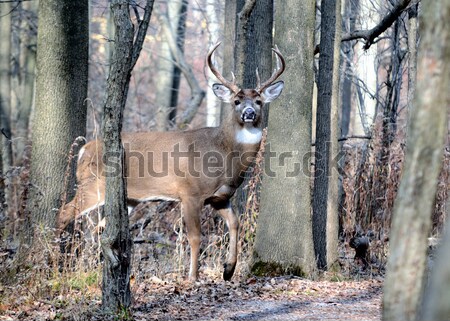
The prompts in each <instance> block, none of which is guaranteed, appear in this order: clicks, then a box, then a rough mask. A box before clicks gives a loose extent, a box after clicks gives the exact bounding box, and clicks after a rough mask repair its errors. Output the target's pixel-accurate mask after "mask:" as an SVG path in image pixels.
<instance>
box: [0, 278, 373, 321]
mask: <svg viewBox="0 0 450 321" xmlns="http://www.w3.org/2000/svg"><path fill="white" fill-rule="evenodd" d="M168 280H169V281H168ZM20 289H22V287H19V288H17V290H18V291H17V292H18V293H17V295H18V296H17V297H16V298H15V299H14V300H13V301H14V302H15V303H14V304H12V303H11V302H10V304H9V305H8V306H6V305H5V303H1V302H0V308H1V309H0V321H12V320H20V321H22V320H23V321H47V320H70V321H72V320H77V321H81V320H82V321H85V320H86V321H87V320H89V321H100V320H102V321H104V320H118V319H117V317H111V316H110V315H109V316H106V315H104V314H103V313H102V312H101V307H100V304H101V293H100V289H99V287H97V286H94V287H93V288H92V291H88V292H85V291H79V292H78V293H76V292H74V293H72V294H71V295H70V296H65V297H60V298H53V299H51V298H50V300H48V301H47V300H35V301H33V300H31V301H30V298H28V299H21V296H20V294H19V293H20V291H19V290H20ZM381 289H382V279H381V278H375V279H370V280H362V281H344V282H331V281H310V280H305V279H300V278H295V277H278V278H250V279H246V280H245V281H235V282H224V281H222V280H220V279H219V278H218V277H214V278H211V277H207V276H202V277H201V281H200V282H196V283H195V284H192V283H188V282H182V281H175V280H173V281H170V279H167V280H165V281H163V280H161V279H158V278H157V277H151V278H149V279H145V280H142V279H141V280H139V281H138V282H136V283H134V284H133V286H132V292H133V298H134V302H133V305H132V307H131V316H130V315H125V316H122V319H123V320H136V321H150V320H158V321H169V320H196V321H197V320H198V321H204V320H230V321H231V320H236V321H237V320H242V321H244V320H249V321H256V320H283V321H284V320H343V321H344V320H345V321H348V320H350V321H351V320H358V321H359V320H381V313H380V306H381V296H382V293H381ZM1 293H2V291H0V294H1ZM11 293H13V292H11ZM21 302H22V303H21Z"/></svg>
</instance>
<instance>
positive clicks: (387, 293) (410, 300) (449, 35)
mask: <svg viewBox="0 0 450 321" xmlns="http://www.w3.org/2000/svg"><path fill="white" fill-rule="evenodd" d="M422 5H423V19H421V23H420V26H421V29H420V31H421V32H420V34H421V38H422V40H421V44H420V51H419V63H418V79H417V90H416V94H415V108H413V109H412V115H411V121H410V124H409V130H408V138H407V148H406V156H405V165H404V166H405V167H404V170H403V177H402V181H401V183H400V188H399V192H398V194H397V198H396V200H395V207H394V216H393V220H392V228H391V235H390V243H389V247H390V255H389V260H388V264H387V274H386V280H385V283H384V284H385V286H384V297H383V320H404V321H408V320H422V319H421V318H418V310H419V303H420V295H421V292H422V290H423V286H424V272H425V263H426V250H427V237H428V233H429V231H430V226H431V219H430V217H431V213H432V207H433V203H434V199H435V192H436V186H437V178H438V175H439V170H440V168H441V166H442V153H443V148H444V141H445V137H446V134H447V113H448V106H450V95H449V93H450V92H449V90H448V88H449V86H450V77H449V75H450V68H449V66H450V63H449V62H450V45H449V44H450V32H449V31H450V24H449V21H450V20H449V19H448V17H449V15H450V5H449V3H448V1H428V2H423V3H422ZM437 276H438V275H436V277H437ZM437 282H439V283H440V284H441V285H442V287H440V286H439V287H438V288H435V291H434V295H432V296H431V297H430V298H428V299H427V300H428V303H429V304H431V305H430V306H429V311H426V313H425V317H424V319H423V320H444V319H448V314H441V313H442V312H446V311H447V313H448V301H447V302H446V303H445V304H446V305H447V308H443V309H442V305H441V302H442V301H440V300H442V299H445V298H446V297H444V296H443V295H441V294H442V293H443V292H440V291H443V290H445V287H447V289H448V274H447V278H444V279H439V280H438V281H437ZM435 284H436V283H435ZM447 291H448V290H447ZM447 298H448V297H447ZM431 300H437V302H436V303H434V302H431ZM434 304H436V305H434ZM438 306H439V307H440V308H437V307H438ZM435 308H436V309H435ZM428 313H429V314H428Z"/></svg>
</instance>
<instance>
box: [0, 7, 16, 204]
mask: <svg viewBox="0 0 450 321" xmlns="http://www.w3.org/2000/svg"><path fill="white" fill-rule="evenodd" d="M12 8H13V7H12V4H11V3H0V17H1V18H0V43H1V46H0V127H1V133H0V136H1V137H0V142H1V148H2V150H3V151H2V154H3V157H2V166H3V174H4V175H5V177H4V178H5V182H6V184H5V185H4V187H5V200H6V206H7V208H6V210H7V211H8V206H11V205H12V188H11V180H10V179H9V178H8V171H9V169H10V167H11V166H12V163H13V153H12V145H11V12H12Z"/></svg>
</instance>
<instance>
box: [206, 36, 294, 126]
mask: <svg viewBox="0 0 450 321" xmlns="http://www.w3.org/2000/svg"><path fill="white" fill-rule="evenodd" d="M219 45H220V42H219V43H217V44H216V45H215V46H214V47H213V48H212V49H211V51H210V52H209V53H208V56H207V64H208V67H209V68H210V69H211V72H212V73H213V74H214V75H215V76H216V77H217V79H218V80H219V81H220V84H219V83H216V84H213V86H212V89H213V91H214V94H215V95H216V96H217V97H219V98H220V99H221V100H222V101H224V102H226V103H230V104H231V107H233V110H234V117H235V120H236V121H237V123H239V124H240V125H241V126H245V125H247V124H248V125H253V126H258V125H259V122H260V117H261V107H262V106H263V104H265V103H269V102H271V101H273V100H275V99H276V98H278V96H279V95H280V94H281V92H282V90H283V87H284V82H283V81H277V82H275V83H274V81H275V80H277V79H278V78H279V77H280V76H281V74H282V73H283V72H284V69H285V61H284V58H283V56H282V55H281V53H280V51H279V50H278V49H277V48H274V49H272V50H273V52H274V53H275V54H276V55H277V57H278V59H279V61H280V62H281V66H280V67H279V68H277V69H276V70H275V71H274V73H273V74H272V76H271V77H270V78H269V79H268V80H267V81H265V82H263V83H262V84H261V82H260V78H259V74H258V70H256V78H257V86H256V88H255V89H240V88H239V87H238V86H237V84H236V78H235V77H234V75H233V73H232V74H231V75H232V81H228V80H227V79H225V77H223V76H222V74H221V73H220V72H219V71H218V70H217V68H216V67H215V66H214V64H213V62H212V55H213V53H214V51H215V50H216V49H217V47H219Z"/></svg>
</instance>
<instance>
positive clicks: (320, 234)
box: [312, 0, 341, 269]
mask: <svg viewBox="0 0 450 321" xmlns="http://www.w3.org/2000/svg"><path fill="white" fill-rule="evenodd" d="M321 13H322V14H321V22H320V24H321V31H320V57H319V77H318V83H317V91H318V95H317V117H316V144H315V154H314V156H315V157H314V159H315V168H314V193H313V203H312V205H313V236H314V250H315V254H316V260H317V265H318V268H319V269H327V268H330V267H331V266H332V265H333V264H334V263H336V262H337V259H338V252H337V245H338V231H339V222H338V184H339V182H338V179H339V173H338V172H337V166H336V165H337V164H336V163H334V162H336V160H335V157H337V156H338V151H339V144H338V115H337V112H338V98H339V83H338V82H339V57H340V37H341V18H340V13H341V3H340V0H322V5H321Z"/></svg>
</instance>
